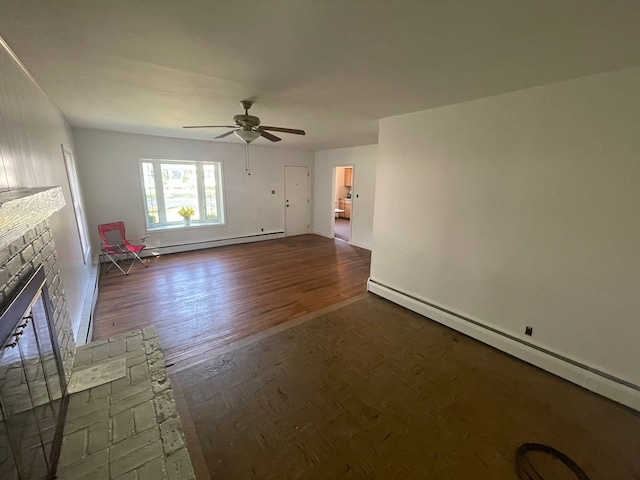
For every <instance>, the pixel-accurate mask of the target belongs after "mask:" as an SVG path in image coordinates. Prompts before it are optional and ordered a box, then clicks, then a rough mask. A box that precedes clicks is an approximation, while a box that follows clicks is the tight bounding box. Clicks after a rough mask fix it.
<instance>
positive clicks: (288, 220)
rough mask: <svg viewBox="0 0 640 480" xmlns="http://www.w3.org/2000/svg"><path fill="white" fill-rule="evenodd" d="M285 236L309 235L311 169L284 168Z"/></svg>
mask: <svg viewBox="0 0 640 480" xmlns="http://www.w3.org/2000/svg"><path fill="white" fill-rule="evenodd" d="M284 196H285V207H284V230H285V235H287V236H288V237H290V236H291V235H301V234H303V233H309V206H310V204H309V167H284Z"/></svg>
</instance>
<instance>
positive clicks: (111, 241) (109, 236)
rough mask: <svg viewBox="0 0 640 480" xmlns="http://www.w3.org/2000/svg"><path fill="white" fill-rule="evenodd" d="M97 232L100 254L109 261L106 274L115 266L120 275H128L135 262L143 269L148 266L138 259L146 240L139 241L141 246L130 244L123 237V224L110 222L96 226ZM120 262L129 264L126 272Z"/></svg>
mask: <svg viewBox="0 0 640 480" xmlns="http://www.w3.org/2000/svg"><path fill="white" fill-rule="evenodd" d="M98 232H99V233H100V239H101V241H100V243H101V245H100V248H101V250H102V253H103V254H104V255H105V256H106V257H107V258H108V259H109V260H110V261H111V264H110V265H109V266H108V267H107V270H106V271H107V272H108V271H109V270H111V267H113V266H114V265H115V266H116V267H118V270H120V271H121V272H122V273H124V274H125V275H129V272H130V271H131V269H132V268H133V265H134V264H135V263H136V262H140V263H141V264H142V265H144V266H145V267H148V266H149V265H147V264H146V263H144V262H143V261H142V259H141V258H140V252H141V251H142V250H144V249H145V248H146V245H145V244H144V243H145V241H146V240H147V237H144V238H141V239H140V240H141V241H142V245H133V244H131V243H130V242H129V240H127V237H126V236H125V233H124V223H123V222H112V223H104V224H102V225H98ZM120 260H123V261H124V262H130V264H129V268H128V269H127V271H126V272H125V271H124V269H123V268H122V267H121V266H120V265H119V264H118V262H119V261H120Z"/></svg>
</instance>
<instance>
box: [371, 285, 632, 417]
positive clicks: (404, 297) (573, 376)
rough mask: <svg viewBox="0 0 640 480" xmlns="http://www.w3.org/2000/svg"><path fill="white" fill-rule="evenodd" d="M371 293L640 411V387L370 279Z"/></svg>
mask: <svg viewBox="0 0 640 480" xmlns="http://www.w3.org/2000/svg"><path fill="white" fill-rule="evenodd" d="M367 289H368V290H369V291H370V292H371V293H375V294H376V295H379V296H380V297H382V298H385V299H387V300H389V301H391V302H393V303H396V304H398V305H401V306H403V307H405V308H407V309H409V310H411V311H413V312H416V313H418V314H420V315H423V316H425V317H427V318H429V319H431V320H434V321H436V322H438V323H441V324H443V325H445V326H447V327H449V328H452V329H454V330H457V331H459V332H461V333H463V334H465V335H467V336H469V337H472V338H475V339H476V340H479V341H481V342H483V343H486V344H487V345H490V346H492V347H494V348H497V349H498V350H501V351H503V352H505V353H508V354H509V355H512V356H514V357H516V358H519V359H520V360H524V361H525V362H527V363H530V364H532V365H535V366H536V367H539V368H542V369H543V370H546V371H548V372H551V373H553V374H554V375H557V376H559V377H561V378H564V379H565V380H568V381H570V382H572V383H575V384H576V385H580V386H581V387H583V388H586V389H587V390H591V391H592V392H595V393H597V394H599V395H602V396H604V397H607V398H610V399H611V400H614V401H616V402H618V403H621V404H623V405H626V406H627V407H630V408H632V409H634V410H637V411H640V386H638V385H633V384H631V383H629V382H626V381H624V380H621V379H615V378H612V377H611V376H605V375H606V374H603V373H602V372H598V371H597V370H596V369H593V368H590V367H589V366H588V365H582V364H579V363H578V362H575V361H573V360H570V359H568V358H565V357H564V356H562V355H559V354H556V353H554V352H547V351H544V350H543V349H540V348H539V347H537V346H535V345H532V344H527V343H526V342H523V341H520V340H517V339H514V338H513V337H511V336H509V335H507V334H504V333H500V332H498V331H495V329H492V328H491V327H488V326H486V327H485V326H482V324H481V322H477V321H475V320H465V319H464V317H461V316H456V315H454V314H452V313H448V312H447V311H445V310H444V309H440V308H438V307H437V306H435V305H433V304H431V303H429V302H427V301H426V300H421V299H419V298H416V297H414V296H412V295H409V294H406V293H404V292H401V291H400V290H398V289H395V288H391V287H388V286H386V285H384V284H383V283H381V282H379V281H376V280H375V279H372V278H369V281H368V282H367Z"/></svg>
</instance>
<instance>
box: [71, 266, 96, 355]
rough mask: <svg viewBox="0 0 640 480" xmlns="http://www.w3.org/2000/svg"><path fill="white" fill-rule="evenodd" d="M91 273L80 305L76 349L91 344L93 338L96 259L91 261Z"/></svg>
mask: <svg viewBox="0 0 640 480" xmlns="http://www.w3.org/2000/svg"><path fill="white" fill-rule="evenodd" d="M89 260H92V263H91V271H90V273H89V283H88V284H87V291H86V293H85V296H84V303H83V305H82V316H81V317H80V325H79V326H78V332H77V334H76V347H79V346H80V345H86V344H87V343H91V338H92V336H93V313H94V310H95V308H96V302H97V301H98V282H99V280H100V262H99V261H98V259H97V258H95V259H92V258H91V257H89Z"/></svg>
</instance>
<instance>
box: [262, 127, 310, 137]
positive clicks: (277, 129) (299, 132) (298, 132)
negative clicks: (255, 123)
mask: <svg viewBox="0 0 640 480" xmlns="http://www.w3.org/2000/svg"><path fill="white" fill-rule="evenodd" d="M260 129H261V130H271V131H273V132H283V133H293V134H294V135H305V133H304V130H298V129H296V128H283V127H265V126H264V125H260Z"/></svg>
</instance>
